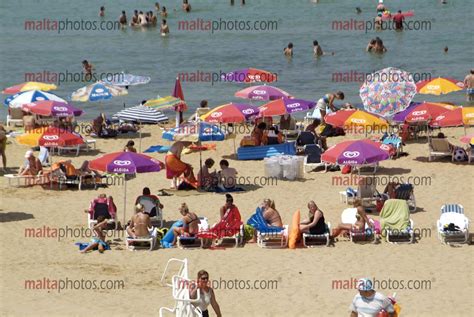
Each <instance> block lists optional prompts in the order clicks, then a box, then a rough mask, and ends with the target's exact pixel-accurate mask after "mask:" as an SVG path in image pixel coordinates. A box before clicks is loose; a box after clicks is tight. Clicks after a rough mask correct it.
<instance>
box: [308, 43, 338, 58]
mask: <svg viewBox="0 0 474 317" xmlns="http://www.w3.org/2000/svg"><path fill="white" fill-rule="evenodd" d="M313 55H314V56H316V57H319V56H323V55H334V52H331V53H324V52H323V49H322V48H321V46H320V45H319V43H318V41H316V40H314V41H313Z"/></svg>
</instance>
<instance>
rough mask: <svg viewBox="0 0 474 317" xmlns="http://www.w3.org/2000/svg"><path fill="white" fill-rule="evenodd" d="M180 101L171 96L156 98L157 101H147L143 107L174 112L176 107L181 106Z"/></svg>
mask: <svg viewBox="0 0 474 317" xmlns="http://www.w3.org/2000/svg"><path fill="white" fill-rule="evenodd" d="M183 102H184V101H182V100H181V99H179V98H176V97H173V96H166V97H158V98H157V99H152V100H148V101H147V102H146V103H145V104H144V105H145V106H147V107H150V108H154V109H156V110H159V111H164V110H171V109H173V110H175V111H176V109H177V107H178V106H179V105H180V104H182V103H183Z"/></svg>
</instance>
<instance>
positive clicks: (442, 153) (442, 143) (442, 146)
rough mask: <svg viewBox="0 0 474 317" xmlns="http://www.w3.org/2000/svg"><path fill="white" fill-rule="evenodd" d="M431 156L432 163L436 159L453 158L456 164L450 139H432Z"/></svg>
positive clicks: (430, 145) (430, 143)
mask: <svg viewBox="0 0 474 317" xmlns="http://www.w3.org/2000/svg"><path fill="white" fill-rule="evenodd" d="M428 144H429V150H430V155H429V158H428V160H429V161H430V162H431V161H432V160H433V159H434V158H435V157H451V161H452V162H454V147H453V146H452V145H451V144H449V141H448V139H438V138H431V139H430V140H429V141H428Z"/></svg>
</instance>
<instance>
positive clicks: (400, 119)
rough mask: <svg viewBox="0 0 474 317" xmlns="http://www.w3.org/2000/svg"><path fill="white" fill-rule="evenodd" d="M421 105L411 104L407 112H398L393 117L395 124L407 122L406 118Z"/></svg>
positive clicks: (417, 103)
mask: <svg viewBox="0 0 474 317" xmlns="http://www.w3.org/2000/svg"><path fill="white" fill-rule="evenodd" d="M419 104H421V102H413V101H412V102H410V105H409V106H408V108H406V109H405V110H402V111H400V112H397V113H396V114H395V115H394V116H393V117H392V121H393V122H405V117H406V116H407V115H408V114H409V113H410V112H411V111H412V110H413V108H414V107H416V106H418V105H419Z"/></svg>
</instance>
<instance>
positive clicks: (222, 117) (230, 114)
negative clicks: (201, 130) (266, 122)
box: [201, 103, 259, 123]
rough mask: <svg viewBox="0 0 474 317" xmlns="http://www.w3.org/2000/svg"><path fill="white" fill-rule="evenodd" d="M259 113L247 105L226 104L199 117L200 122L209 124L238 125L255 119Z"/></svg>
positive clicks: (253, 107) (255, 108)
mask: <svg viewBox="0 0 474 317" xmlns="http://www.w3.org/2000/svg"><path fill="white" fill-rule="evenodd" d="M258 113H259V110H258V108H257V107H255V106H252V105H249V104H240V103H228V104H225V105H222V106H219V107H216V108H214V109H212V110H211V111H209V112H208V113H206V114H204V115H202V116H201V120H203V121H206V122H210V123H238V122H245V121H247V120H250V119H252V118H254V117H256V116H257V115H258Z"/></svg>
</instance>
